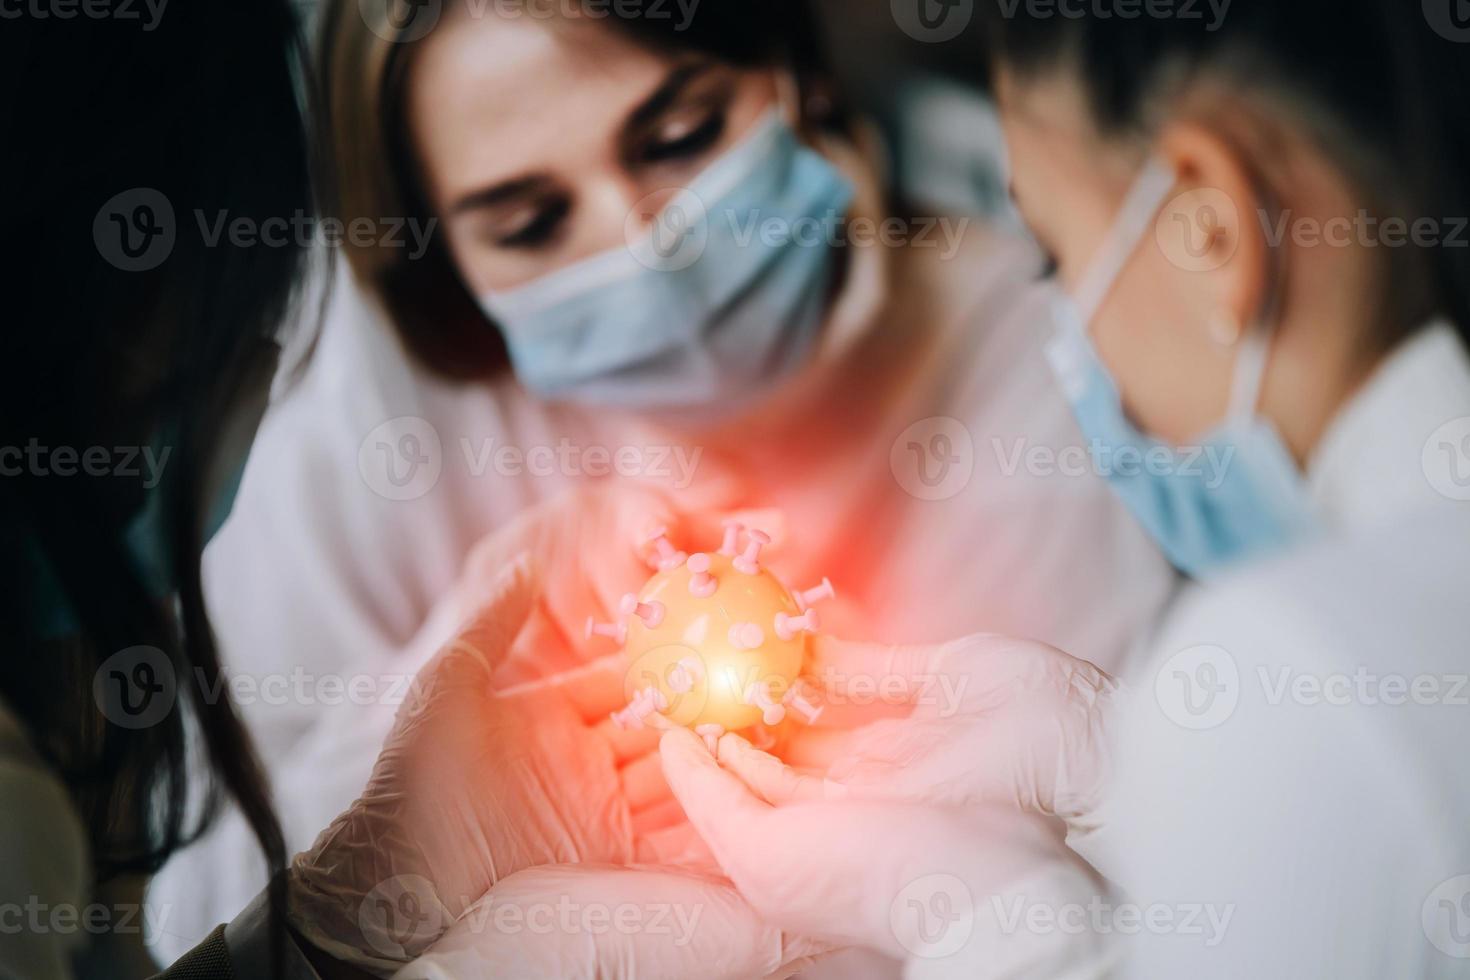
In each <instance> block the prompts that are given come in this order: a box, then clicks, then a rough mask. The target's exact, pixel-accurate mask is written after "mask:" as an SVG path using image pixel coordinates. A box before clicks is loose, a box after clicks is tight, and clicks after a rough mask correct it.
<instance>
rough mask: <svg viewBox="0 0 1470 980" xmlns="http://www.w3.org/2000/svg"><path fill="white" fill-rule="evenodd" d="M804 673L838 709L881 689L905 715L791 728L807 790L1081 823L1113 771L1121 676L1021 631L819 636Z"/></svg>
mask: <svg viewBox="0 0 1470 980" xmlns="http://www.w3.org/2000/svg"><path fill="white" fill-rule="evenodd" d="M809 675H810V676H811V677H812V678H813V680H815V682H816V683H817V685H818V687H819V688H820V689H821V690H822V696H823V697H824V698H825V699H826V700H828V701H829V702H832V703H833V704H834V706H835V707H837V708H838V709H839V710H841V709H843V708H844V706H845V705H846V704H847V703H849V702H851V701H853V700H855V699H858V698H856V695H855V693H854V692H868V691H879V692H882V694H881V695H875V696H874V697H875V698H876V699H877V700H882V701H884V702H886V703H885V707H888V708H892V707H893V706H894V705H895V704H896V705H898V706H899V708H900V709H901V710H904V711H906V712H907V714H906V715H905V716H904V717H899V718H889V719H884V720H880V721H875V722H872V723H870V724H867V725H864V726H862V727H860V728H856V729H851V730H847V731H834V730H831V729H827V730H823V729H815V730H808V731H798V732H796V733H794V734H793V736H792V742H791V743H790V744H789V746H788V747H787V751H786V757H787V758H788V759H790V760H791V761H792V762H793V763H795V764H797V765H799V766H804V767H809V768H810V769H811V770H813V771H814V772H815V773H816V774H817V775H818V776H820V777H822V778H817V779H810V778H807V777H806V776H805V775H804V774H803V773H801V772H798V771H797V770H785V769H784V768H771V767H769V766H768V767H765V768H763V769H754V770H751V771H750V772H749V773H748V775H750V776H751V777H752V778H753V779H758V780H764V779H771V780H777V779H783V780H784V779H788V778H790V779H796V780H799V782H800V787H799V789H796V790H793V791H794V792H799V793H801V794H802V795H804V796H813V795H815V796H817V797H820V796H822V795H823V794H824V793H832V792H840V793H841V794H842V795H843V796H844V797H846V798H855V799H868V800H890V801H907V802H928V803H942V804H970V803H993V804H1004V805H1008V806H1013V807H1017V808H1020V809H1023V810H1031V811H1035V812H1038V813H1042V814H1046V815H1051V816H1058V817H1061V818H1062V819H1064V820H1065V821H1067V824H1068V826H1069V828H1073V829H1079V830H1080V829H1088V828H1089V827H1090V824H1091V821H1092V820H1093V819H1094V816H1095V814H1096V812H1097V809H1098V804H1099V802H1100V800H1099V798H1100V795H1101V794H1102V792H1103V790H1104V788H1105V786H1106V783H1107V780H1108V778H1109V772H1110V766H1109V759H1108V739H1107V731H1108V723H1109V719H1110V717H1111V713H1112V709H1113V704H1114V702H1115V700H1116V698H1117V696H1118V684H1117V682H1115V681H1114V680H1113V679H1112V678H1111V677H1109V676H1108V675H1107V674H1106V673H1104V672H1103V671H1102V670H1100V669H1099V668H1097V667H1095V666H1093V665H1092V664H1090V663H1087V662H1086V661H1083V660H1078V659H1077V658H1075V657H1071V656H1068V655H1067V654H1065V653H1063V652H1061V651H1060V650H1057V649H1055V648H1053V647H1049V646H1046V645H1045V644H1042V643H1036V642H1032V641H1029V640H1016V639H1012V638H1010V637H1004V636H994V635H979V636H970V637H965V638H963V639H959V640H954V641H952V642H949V643H944V644H939V645H936V646H882V645H877V644H864V643H850V642H846V641H843V640H838V639H835V638H831V637H819V638H818V639H817V641H816V642H815V644H814V645H813V656H812V663H811V667H810V670H809Z"/></svg>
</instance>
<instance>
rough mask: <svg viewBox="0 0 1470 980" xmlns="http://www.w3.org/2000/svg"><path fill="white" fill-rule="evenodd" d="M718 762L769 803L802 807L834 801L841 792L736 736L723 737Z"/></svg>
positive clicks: (731, 734)
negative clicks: (815, 801)
mask: <svg viewBox="0 0 1470 980" xmlns="http://www.w3.org/2000/svg"><path fill="white" fill-rule="evenodd" d="M718 748H719V761H720V764H721V765H723V766H724V767H725V768H726V769H728V770H730V771H731V772H733V773H734V774H735V775H737V776H739V777H740V778H741V779H742V780H743V781H744V782H745V785H747V786H749V787H750V788H751V789H752V790H754V791H755V793H756V794H757V795H759V796H760V797H761V798H762V799H764V800H765V801H766V802H767V803H770V804H773V805H777V806H779V805H780V804H782V803H799V802H807V801H811V800H825V799H831V798H835V797H836V796H838V795H839V794H840V788H838V787H835V786H833V785H831V784H827V783H825V781H824V780H823V779H822V778H821V777H819V776H809V775H806V774H804V773H800V772H797V771H796V770H795V769H793V768H791V767H790V766H788V765H786V763H784V762H782V761H781V760H780V759H778V758H776V757H775V756H773V755H771V754H770V753H768V752H762V751H761V750H760V749H758V748H756V747H755V746H754V745H751V744H750V743H749V742H748V741H746V740H745V739H744V738H742V737H740V736H739V735H736V734H734V733H733V732H731V733H728V734H726V735H723V736H721V738H720V741H719V745H718Z"/></svg>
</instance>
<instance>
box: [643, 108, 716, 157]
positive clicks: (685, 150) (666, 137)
mask: <svg viewBox="0 0 1470 980" xmlns="http://www.w3.org/2000/svg"><path fill="white" fill-rule="evenodd" d="M724 133H725V114H724V113H723V112H715V113H711V114H710V115H707V116H703V117H701V118H700V119H697V120H693V121H690V122H684V121H680V120H675V121H673V122H671V123H669V124H668V125H666V126H664V127H663V128H662V129H660V130H659V131H658V132H657V133H655V134H654V139H653V140H652V141H650V143H649V145H648V146H647V147H645V148H644V150H643V153H642V158H643V162H644V163H665V162H667V161H670V160H682V159H687V158H688V157H694V156H699V155H700V154H702V153H705V152H707V151H708V150H709V148H710V147H712V146H714V145H715V144H716V143H717V142H719V140H720V137H721V136H723V135H724Z"/></svg>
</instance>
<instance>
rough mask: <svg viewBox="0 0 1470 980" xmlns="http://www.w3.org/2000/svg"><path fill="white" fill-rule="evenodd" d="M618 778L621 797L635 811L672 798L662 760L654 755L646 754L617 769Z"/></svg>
mask: <svg viewBox="0 0 1470 980" xmlns="http://www.w3.org/2000/svg"><path fill="white" fill-rule="evenodd" d="M618 779H619V781H620V782H621V784H622V789H623V798H624V799H626V800H627V801H628V806H629V807H631V808H632V809H633V810H634V811H635V812H636V811H638V810H644V809H647V808H649V807H651V806H653V805H654V804H656V803H662V802H663V801H665V800H671V799H673V792H672V791H671V790H670V789H669V781H668V780H667V779H666V778H665V777H664V770H663V761H662V760H661V759H660V758H659V757H658V756H656V755H646V756H644V757H643V758H641V759H638V760H637V761H635V762H631V763H629V764H628V765H626V766H624V767H623V768H621V769H619V770H618Z"/></svg>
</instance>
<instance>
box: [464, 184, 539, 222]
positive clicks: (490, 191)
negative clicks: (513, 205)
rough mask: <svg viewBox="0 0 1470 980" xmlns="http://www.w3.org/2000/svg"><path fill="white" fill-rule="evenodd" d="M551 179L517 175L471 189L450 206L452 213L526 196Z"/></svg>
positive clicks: (491, 205)
mask: <svg viewBox="0 0 1470 980" xmlns="http://www.w3.org/2000/svg"><path fill="white" fill-rule="evenodd" d="M548 183H549V181H548V180H547V178H545V177H541V176H533V177H516V178H514V179H512V180H507V181H502V182H501V183H498V184H491V185H490V186H489V187H482V188H480V189H479V190H476V191H470V192H469V193H468V194H465V195H464V196H463V197H461V198H460V199H459V200H457V201H455V202H454V204H453V205H451V206H450V208H449V211H450V213H451V214H462V213H464V212H465V211H474V210H477V209H479V208H488V207H494V206H495V205H497V204H504V203H505V202H507V201H513V200H515V199H516V198H518V197H526V196H529V195H531V194H533V193H535V192H536V191H538V190H541V189H542V188H543V187H545V186H546V185H547V184H548Z"/></svg>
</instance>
